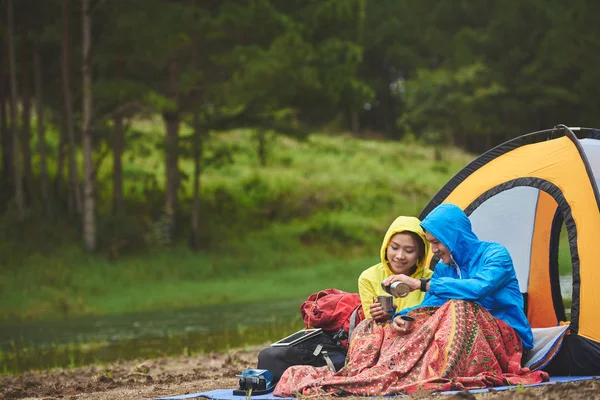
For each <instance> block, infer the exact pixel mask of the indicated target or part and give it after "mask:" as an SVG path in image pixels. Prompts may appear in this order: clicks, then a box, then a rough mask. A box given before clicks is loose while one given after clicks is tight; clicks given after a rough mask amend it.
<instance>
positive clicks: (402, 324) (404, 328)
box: [392, 315, 412, 335]
mask: <svg viewBox="0 0 600 400" xmlns="http://www.w3.org/2000/svg"><path fill="white" fill-rule="evenodd" d="M392 328H394V330H395V331H396V332H398V333H399V334H401V335H406V334H407V333H409V332H410V331H411V330H412V325H407V322H406V321H405V320H403V319H402V316H401V315H397V316H396V318H394V320H393V321H392Z"/></svg>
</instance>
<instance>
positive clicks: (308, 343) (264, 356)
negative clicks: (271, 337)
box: [257, 332, 346, 382]
mask: <svg viewBox="0 0 600 400" xmlns="http://www.w3.org/2000/svg"><path fill="white" fill-rule="evenodd" d="M337 343H339V341H338V340H336V339H334V338H333V337H332V335H331V334H329V333H327V332H321V334H319V335H317V336H314V337H312V338H310V339H306V340H304V341H302V342H300V343H297V344H295V345H293V346H288V347H267V348H266V349H264V350H262V351H261V352H260V353H259V354H258V366H257V368H259V369H266V370H269V372H271V374H273V379H274V381H275V382H277V381H279V379H280V378H281V375H283V372H284V371H285V370H286V369H288V368H289V367H291V366H293V365H312V366H313V367H322V366H325V365H327V366H329V369H331V370H332V371H334V372H335V371H339V370H340V369H341V368H342V367H343V366H344V363H345V362H346V350H345V349H344V348H343V347H340V346H339V345H338V344H337Z"/></svg>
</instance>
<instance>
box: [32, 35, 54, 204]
mask: <svg viewBox="0 0 600 400" xmlns="http://www.w3.org/2000/svg"><path fill="white" fill-rule="evenodd" d="M33 64H34V65H33V68H34V75H35V113H36V116H37V134H38V151H39V153H40V199H41V201H42V211H43V213H44V215H48V214H49V212H50V197H49V195H48V160H47V154H46V128H45V126H44V103H43V101H42V60H41V56H40V43H39V40H38V41H37V42H36V44H35V48H34V53H33Z"/></svg>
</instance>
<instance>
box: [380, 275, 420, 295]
mask: <svg viewBox="0 0 600 400" xmlns="http://www.w3.org/2000/svg"><path fill="white" fill-rule="evenodd" d="M393 282H402V283H404V284H405V285H407V286H408V287H409V288H410V291H411V292H413V291H415V290H419V289H421V281H420V280H419V279H415V278H411V277H410V276H408V275H404V274H398V275H392V276H388V277H387V278H385V279H384V280H383V284H384V285H385V286H390V285H391V284H392V283H393Z"/></svg>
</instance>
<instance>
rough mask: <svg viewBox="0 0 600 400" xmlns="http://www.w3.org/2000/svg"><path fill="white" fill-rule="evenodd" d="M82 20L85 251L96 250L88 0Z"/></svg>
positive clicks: (82, 6) (90, 29)
mask: <svg viewBox="0 0 600 400" xmlns="http://www.w3.org/2000/svg"><path fill="white" fill-rule="evenodd" d="M81 11H82V19H83V32H82V33H83V68H82V69H83V71H82V74H83V176H84V181H83V240H84V244H85V249H86V250H87V251H94V250H96V218H95V213H96V207H95V204H94V181H93V179H94V178H93V173H94V171H93V163H92V153H93V149H92V132H91V125H92V59H91V47H92V37H91V36H92V27H91V25H92V21H91V17H90V0H83V1H82V2H81Z"/></svg>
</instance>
